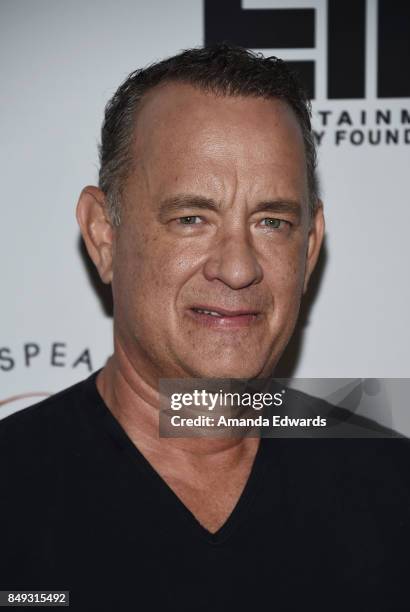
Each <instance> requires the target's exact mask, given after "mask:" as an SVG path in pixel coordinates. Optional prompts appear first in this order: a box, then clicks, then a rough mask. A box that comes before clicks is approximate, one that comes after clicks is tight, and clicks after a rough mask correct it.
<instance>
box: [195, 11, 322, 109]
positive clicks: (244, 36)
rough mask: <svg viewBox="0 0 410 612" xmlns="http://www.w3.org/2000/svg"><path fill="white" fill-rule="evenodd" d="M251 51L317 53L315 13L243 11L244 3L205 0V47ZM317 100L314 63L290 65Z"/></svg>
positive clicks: (303, 62)
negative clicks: (222, 45)
mask: <svg viewBox="0 0 410 612" xmlns="http://www.w3.org/2000/svg"><path fill="white" fill-rule="evenodd" d="M223 41H225V42H229V43H231V44H234V45H240V46H241V47H248V48H249V49H289V48H292V49H313V48H314V46H315V11H314V9H242V6H241V0H222V1H221V0H205V45H211V44H213V43H218V42H223ZM286 63H287V64H288V65H289V67H290V68H291V69H292V70H294V71H295V72H297V73H298V75H299V77H300V81H301V83H302V84H303V85H304V87H305V89H306V91H307V93H308V95H309V96H310V97H311V98H313V97H314V62H312V61H297V62H295V61H292V62H286Z"/></svg>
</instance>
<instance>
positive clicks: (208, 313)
mask: <svg viewBox="0 0 410 612" xmlns="http://www.w3.org/2000/svg"><path fill="white" fill-rule="evenodd" d="M189 311H190V313H191V316H192V317H193V318H194V320H196V321H197V322H198V323H201V324H202V325H206V326H208V327H215V328H218V329H225V328H229V329H230V328H232V327H247V326H249V325H251V324H252V323H254V322H255V321H256V320H257V319H258V318H259V315H260V312H258V311H256V310H252V309H248V308H246V309H245V308H240V309H235V310H228V309H226V308H220V307H219V306H213V305H202V304H201V305H195V306H191V308H190V309H189Z"/></svg>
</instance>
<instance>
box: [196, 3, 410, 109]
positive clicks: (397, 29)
mask: <svg viewBox="0 0 410 612" xmlns="http://www.w3.org/2000/svg"><path fill="white" fill-rule="evenodd" d="M374 2H376V3H377V7H378V43H377V44H378V49H375V50H374V53H377V64H378V69H377V83H378V85H377V95H378V97H379V98H401V97H409V96H410V71H409V70H406V66H407V62H408V60H409V59H410V1H409V0H395V2H392V1H391V0H379V1H378V2H377V0H374ZM289 4H292V2H291V0H290V1H289ZM204 8H205V45H209V44H212V43H216V42H222V41H226V42H230V43H233V44H236V45H240V46H242V47H248V48H250V49H290V48H293V49H313V48H314V47H315V10H314V9H313V8H312V9H293V8H289V9H274V8H272V9H243V8H242V2H241V0H204ZM327 9H328V12H327V14H328V21H327V39H328V49H327V53H328V62H327V66H328V74H327V88H328V91H327V95H328V98H329V99H342V98H347V99H358V98H364V97H365V51H366V2H365V0H328V4H327ZM287 64H289V66H290V67H291V68H292V69H293V70H295V72H297V73H298V74H299V77H300V80H301V83H302V84H303V85H304V87H305V89H306V91H307V93H308V94H309V95H310V97H311V98H313V97H314V80H315V79H314V75H315V65H314V62H313V61H310V60H306V61H297V62H295V61H288V62H287ZM402 67H404V68H402Z"/></svg>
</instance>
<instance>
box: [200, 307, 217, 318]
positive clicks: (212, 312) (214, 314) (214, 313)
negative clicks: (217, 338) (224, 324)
mask: <svg viewBox="0 0 410 612" xmlns="http://www.w3.org/2000/svg"><path fill="white" fill-rule="evenodd" d="M195 310H196V311H197V312H200V313H203V314H209V315H212V316H213V317H221V316H222V315H220V314H219V313H218V312H215V311H214V310H201V308H195Z"/></svg>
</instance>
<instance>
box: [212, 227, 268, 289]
mask: <svg viewBox="0 0 410 612" xmlns="http://www.w3.org/2000/svg"><path fill="white" fill-rule="evenodd" d="M211 248H212V252H211V253H210V255H209V257H208V259H207V261H206V263H205V266H204V275H205V278H206V279H207V280H209V281H212V280H215V279H218V280H220V281H221V282H223V283H225V285H228V286H229V287H231V289H243V288H244V287H248V286H249V285H252V284H254V283H257V282H259V281H260V280H261V279H262V276H263V272H262V267H261V265H260V264H259V261H258V258H257V254H256V253H255V249H254V245H253V244H252V238H251V236H249V235H248V234H247V232H246V231H245V230H244V229H243V228H242V229H239V228H237V230H236V231H231V232H230V233H229V234H228V233H225V234H224V235H223V236H219V239H218V241H217V243H214V244H213V245H212V247H211Z"/></svg>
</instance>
